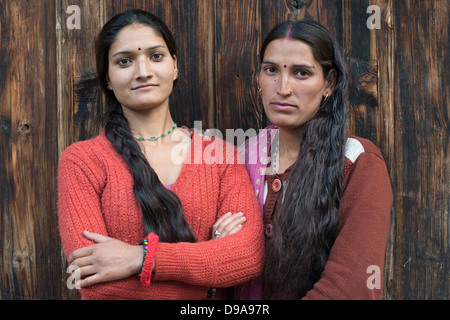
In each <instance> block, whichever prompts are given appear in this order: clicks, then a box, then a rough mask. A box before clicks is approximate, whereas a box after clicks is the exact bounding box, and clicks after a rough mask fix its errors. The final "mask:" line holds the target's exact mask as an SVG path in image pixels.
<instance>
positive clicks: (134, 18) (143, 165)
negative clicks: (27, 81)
mask: <svg viewBox="0 0 450 320" xmlns="http://www.w3.org/2000/svg"><path fill="white" fill-rule="evenodd" d="M133 23H139V24H145V25H148V26H150V27H152V28H153V29H154V30H155V31H156V32H158V33H159V34H160V35H161V36H162V37H163V38H164V40H165V42H166V44H167V46H168V49H169V51H170V53H171V54H172V56H175V55H176V47H175V42H174V39H173V37H172V35H171V33H170V31H169V30H168V28H167V27H166V26H165V24H164V23H163V22H162V21H161V20H160V19H158V18H157V17H156V16H154V15H152V14H150V13H148V12H145V11H140V10H133V11H128V12H125V13H122V14H119V15H117V16H115V17H114V18H112V19H111V20H110V21H109V22H108V23H106V24H105V26H104V27H103V29H102V31H101V33H100V35H99V36H98V38H97V41H96V57H97V73H98V79H99V83H100V86H101V88H102V90H103V92H104V93H105V95H106V105H107V115H106V124H105V134H106V137H107V139H108V140H109V141H110V142H111V143H112V144H113V146H114V149H115V150H116V151H117V153H119V154H120V155H121V156H122V157H123V159H124V160H125V161H126V163H127V164H128V166H129V168H130V171H131V174H132V177H133V180H134V185H133V191H134V195H135V196H136V199H137V201H138V203H139V205H140V207H141V210H142V217H143V223H144V228H145V232H146V233H147V234H149V233H150V232H154V233H155V234H157V235H158V236H159V238H160V240H161V241H163V242H171V243H174V242H181V241H183V242H195V236H194V233H193V232H192V230H191V228H190V226H189V224H188V223H187V222H186V220H185V218H184V215H183V210H182V205H181V201H180V199H179V198H178V196H177V195H176V194H175V193H173V192H172V191H170V190H168V189H167V188H166V187H164V185H163V184H162V183H161V181H160V180H159V178H158V176H157V174H156V172H155V171H154V170H153V169H152V167H151V166H150V164H149V163H148V161H147V159H146V157H145V155H144V154H143V152H142V150H141V148H140V146H139V144H138V142H137V141H136V140H135V139H134V137H133V136H132V135H131V131H130V127H129V124H128V121H127V119H126V118H125V116H124V114H123V109H122V106H121V104H120V103H119V101H118V100H117V99H116V97H115V95H114V93H113V92H112V91H111V90H109V89H108V88H107V83H106V75H107V73H108V52H109V48H110V46H111V44H112V43H113V42H114V40H115V38H116V36H117V34H118V33H119V32H120V30H122V28H124V27H126V26H127V25H130V24H133Z"/></svg>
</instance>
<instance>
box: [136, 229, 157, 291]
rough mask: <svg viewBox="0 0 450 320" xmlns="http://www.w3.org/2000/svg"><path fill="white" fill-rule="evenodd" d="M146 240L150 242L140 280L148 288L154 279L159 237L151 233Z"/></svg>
mask: <svg viewBox="0 0 450 320" xmlns="http://www.w3.org/2000/svg"><path fill="white" fill-rule="evenodd" d="M145 240H147V241H148V249H147V253H146V254H145V260H144V264H143V265H142V271H141V274H140V278H141V284H142V285H143V286H146V287H148V286H149V285H150V281H151V279H152V269H153V260H154V259H155V255H156V250H158V242H159V237H158V236H157V235H156V234H154V233H150V234H149V235H148V237H147V238H146V239H145Z"/></svg>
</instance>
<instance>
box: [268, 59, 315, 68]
mask: <svg viewBox="0 0 450 320" xmlns="http://www.w3.org/2000/svg"><path fill="white" fill-rule="evenodd" d="M262 63H266V64H274V65H278V64H277V63H275V62H272V61H269V60H264V61H263V62H262ZM293 67H294V68H306V69H315V68H316V67H314V66H311V65H309V64H294V65H293Z"/></svg>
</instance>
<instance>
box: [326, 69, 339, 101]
mask: <svg viewBox="0 0 450 320" xmlns="http://www.w3.org/2000/svg"><path fill="white" fill-rule="evenodd" d="M336 82H337V71H336V70H335V69H331V70H330V72H328V76H327V78H326V79H325V92H327V93H328V94H329V95H330V96H331V95H332V93H333V90H334V87H335V86H336ZM325 95H326V93H324V96H325Z"/></svg>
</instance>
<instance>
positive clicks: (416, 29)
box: [0, 0, 450, 299]
mask: <svg viewBox="0 0 450 320" xmlns="http://www.w3.org/2000/svg"><path fill="white" fill-rule="evenodd" d="M299 2H300V3H303V5H304V7H303V8H302V10H300V11H298V12H295V13H294V12H292V11H290V10H289V9H288V6H287V5H286V1H281V0H280V1H274V0H198V1H192V0H159V1H157V0H134V1H125V0H113V1H106V0H100V1H88V0H43V1H25V0H17V1H11V0H0V36H1V42H0V57H1V62H2V63H1V64H0V148H1V149H0V150H1V155H2V161H1V162H0V179H1V181H2V182H1V185H0V210H1V211H0V213H1V218H0V231H1V233H0V241H1V243H0V261H1V264H0V265H1V269H0V299H77V298H78V297H79V296H78V294H77V292H76V291H74V290H68V289H67V287H66V284H65V282H66V279H67V277H68V275H67V274H66V267H67V266H66V263H65V260H64V259H65V258H64V257H63V256H62V253H61V246H60V242H59V237H58V230H57V221H56V170H57V163H58V157H59V155H60V153H61V152H62V151H63V150H64V149H65V148H66V147H67V146H68V145H70V144H71V143H73V142H76V141H79V140H84V139H87V138H89V137H92V136H95V135H96V134H98V132H99V131H100V129H101V127H102V122H101V120H102V115H103V112H104V108H103V106H102V97H101V95H100V94H99V91H98V89H97V88H96V87H95V85H94V78H95V64H94V59H93V57H94V54H93V41H94V38H95V36H96V34H97V33H98V31H99V30H100V28H101V26H102V25H103V24H104V23H105V22H106V21H107V20H108V19H109V18H111V17H112V16H113V15H115V14H117V13H119V12H122V11H124V10H127V9H131V8H140V9H144V10H148V11H151V12H153V13H155V14H156V15H158V16H159V17H161V18H162V19H163V20H165V21H166V23H167V24H168V26H169V28H170V29H171V30H172V31H173V33H174V36H175V39H176V41H177V44H178V51H179V54H178V63H179V69H180V81H179V82H178V85H177V87H176V89H175V91H174V94H173V97H172V100H171V108H172V111H173V116H174V118H175V120H176V121H177V122H178V123H179V124H184V125H187V126H190V127H192V126H193V125H194V121H202V124H203V128H218V129H220V130H221V131H222V132H223V133H225V130H226V129H228V128H229V129H237V128H243V129H244V130H246V129H248V128H255V129H258V128H262V127H263V126H265V125H266V124H267V119H266V117H265V116H264V114H263V112H262V107H261V105H260V102H259V100H258V98H257V93H256V77H255V74H256V73H257V71H258V53H259V47H260V45H261V42H262V39H263V37H264V36H265V35H266V34H267V32H268V31H269V30H270V29H271V28H272V27H273V26H275V25H276V24H277V23H279V22H281V21H284V20H286V19H293V18H294V16H297V18H299V19H304V18H313V19H315V20H318V21H320V22H321V23H322V24H324V25H326V26H327V27H328V28H329V29H330V30H331V31H332V32H333V34H334V35H335V36H336V38H337V39H338V41H339V42H340V43H341V44H342V46H343V48H344V49H345V51H346V53H347V54H348V56H349V69H350V73H351V75H352V79H351V83H350V88H351V106H352V108H351V112H350V119H349V128H350V129H351V130H352V131H354V132H355V133H356V134H357V135H360V136H362V137H365V138H368V139H371V140H372V141H373V142H374V143H376V144H377V145H378V146H379V148H380V149H381V151H382V153H383V155H384V156H385V159H386V164H387V167H388V170H389V172H390V176H391V181H392V186H393V192H394V201H393V206H392V214H391V229H390V233H389V239H388V245H387V252H386V265H385V283H384V292H385V293H384V298H385V299H448V298H449V297H450V284H449V274H450V269H449V265H450V263H449V262H450V261H449V223H448V221H449V209H450V196H449V194H450V192H449V191H450V190H449V175H450V157H449V154H448V151H449V108H450V107H449V106H450V104H449V96H450V95H449V89H448V72H446V71H445V70H446V67H447V66H448V65H449V61H448V16H449V15H448V7H449V4H448V1H447V0H398V1H394V0H371V1H369V0H342V1H334V0H307V1H299ZM71 5H75V6H78V7H79V8H80V16H81V25H80V27H81V29H69V28H68V27H67V25H66V21H67V19H68V18H69V17H70V16H71V14H72V13H71V12H69V13H68V12H67V8H68V7H69V6H71ZM370 5H376V6H378V7H379V8H380V16H379V17H380V29H373V30H370V29H368V28H367V25H366V22H367V19H368V18H369V17H370V16H371V14H370V13H367V8H368V7H369V6H370Z"/></svg>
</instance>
